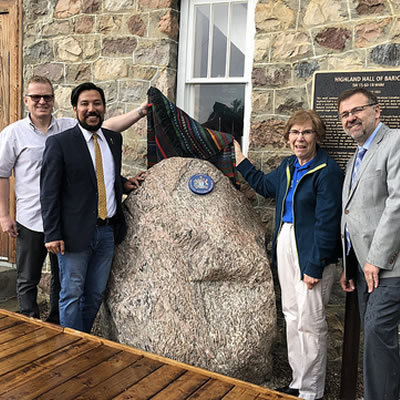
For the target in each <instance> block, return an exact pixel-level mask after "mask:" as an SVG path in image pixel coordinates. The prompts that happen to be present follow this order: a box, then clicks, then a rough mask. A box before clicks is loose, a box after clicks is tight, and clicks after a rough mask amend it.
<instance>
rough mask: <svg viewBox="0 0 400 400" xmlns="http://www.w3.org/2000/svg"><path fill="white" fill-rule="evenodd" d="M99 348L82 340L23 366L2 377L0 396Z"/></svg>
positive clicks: (96, 344) (95, 344)
mask: <svg viewBox="0 0 400 400" xmlns="http://www.w3.org/2000/svg"><path fill="white" fill-rule="evenodd" d="M98 346H99V343H96V342H95V343H93V342H89V341H88V340H85V339H82V340H79V341H78V342H74V343H72V344H70V345H68V346H66V347H63V348H61V349H59V350H57V351H55V352H54V353H51V354H48V355H46V356H44V357H42V358H40V359H38V360H35V361H34V362H32V363H31V364H29V365H28V366H23V367H21V368H18V369H16V370H13V371H11V372H9V373H8V374H5V375H2V376H0V388H1V389H0V394H4V392H5V391H6V390H9V389H10V388H14V387H17V386H19V385H24V384H25V383H26V382H27V381H29V380H30V379H32V378H34V377H37V376H39V375H42V374H45V373H46V372H48V371H49V370H50V369H52V368H54V367H55V366H59V365H63V364H64V363H65V362H67V361H70V360H74V359H75V358H77V357H79V355H80V354H84V353H86V352H87V351H89V350H91V349H93V348H96V347H98Z"/></svg>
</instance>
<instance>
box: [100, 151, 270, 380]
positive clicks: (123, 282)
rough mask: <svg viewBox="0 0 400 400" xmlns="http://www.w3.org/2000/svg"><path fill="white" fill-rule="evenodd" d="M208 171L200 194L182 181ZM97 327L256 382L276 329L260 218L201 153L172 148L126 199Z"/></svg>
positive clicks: (104, 332)
mask: <svg viewBox="0 0 400 400" xmlns="http://www.w3.org/2000/svg"><path fill="white" fill-rule="evenodd" d="M197 173H201V174H208V175H209V176H211V178H212V179H213V180H214V183H215V187H214V189H213V191H212V192H211V193H209V194H207V195H197V194H194V193H192V192H191V191H190V190H189V188H188V181H189V178H190V177H191V176H192V175H194V174H197ZM124 207H125V211H126V217H127V224H128V233H127V236H126V239H125V240H124V242H123V243H122V244H121V245H119V246H118V247H117V249H116V255H115V260H114V264H113V268H112V272H111V276H110V280H109V284H108V292H107V295H106V299H105V302H104V307H103V309H102V312H101V314H100V323H99V326H100V334H102V335H104V336H106V337H108V338H110V339H111V340H115V341H118V342H121V343H125V344H128V345H131V346H134V347H136V348H140V349H143V350H146V351H150V352H153V353H157V354H160V355H163V356H166V357H169V358H173V359H175V360H178V361H181V362H185V363H188V364H192V365H195V366H199V367H203V368H206V369H209V370H212V371H217V372H220V373H223V374H226V375H229V376H233V377H237V378H241V379H245V380H249V381H252V382H257V383H259V382H262V381H263V380H264V378H265V377H266V376H268V375H269V372H270V368H271V363H270V357H269V355H270V349H271V345H272V343H273V341H274V337H275V333H276V308H275V293H274V287H273V281H272V275H271V271H270V267H269V264H268V260H267V256H266V252H265V245H264V227H263V225H262V224H261V222H260V220H259V218H258V217H257V214H256V213H255V211H254V209H253V208H252V206H251V205H250V203H249V201H248V200H247V199H246V198H245V196H244V195H243V194H242V193H240V192H239V191H238V190H237V189H236V188H234V186H233V185H232V183H231V182H230V180H229V179H228V178H227V177H226V176H224V175H223V174H222V173H221V172H220V171H219V170H218V169H216V168H215V167H214V166H213V165H212V164H211V163H209V162H207V161H202V160H197V159H188V158H179V157H174V158H170V159H167V160H164V161H162V162H160V163H158V164H156V165H155V166H154V167H152V168H151V169H150V170H148V172H147V177H146V180H145V182H144V183H143V185H142V186H141V188H140V189H139V190H137V191H136V192H135V193H132V194H131V195H130V196H129V197H128V198H127V199H126V201H125V202H124Z"/></svg>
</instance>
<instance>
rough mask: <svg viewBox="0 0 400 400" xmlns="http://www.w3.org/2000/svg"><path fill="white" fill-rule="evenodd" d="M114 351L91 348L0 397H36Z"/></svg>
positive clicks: (105, 348)
mask: <svg viewBox="0 0 400 400" xmlns="http://www.w3.org/2000/svg"><path fill="white" fill-rule="evenodd" d="M116 352H118V350H116V349H112V348H111V347H104V348H102V349H101V351H100V350H99V348H95V349H92V350H90V351H88V352H86V353H84V354H82V355H80V356H79V357H78V358H76V359H74V360H70V361H68V362H66V363H65V364H63V365H61V366H59V367H56V368H54V369H52V370H50V371H48V372H47V373H45V374H43V375H41V376H38V377H35V378H33V379H31V380H29V382H27V383H26V385H23V386H19V387H17V388H15V389H11V390H9V391H8V392H6V393H5V394H4V396H0V399H2V400H3V399H24V400H25V399H26V400H28V399H36V398H37V397H38V396H40V395H41V394H43V393H45V392H47V391H49V390H50V389H53V388H54V387H57V386H59V385H61V384H62V383H64V382H66V381H68V380H69V379H70V378H71V377H73V376H75V375H77V374H79V373H81V372H83V371H86V370H87V369H88V368H91V367H92V366H94V365H97V364H99V363H101V362H102V361H104V360H106V359H108V358H109V357H111V356H113V355H114V354H115V353H116Z"/></svg>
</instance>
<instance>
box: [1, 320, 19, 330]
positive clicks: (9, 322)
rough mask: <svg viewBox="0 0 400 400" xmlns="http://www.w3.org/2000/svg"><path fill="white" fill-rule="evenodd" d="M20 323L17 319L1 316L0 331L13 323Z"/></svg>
mask: <svg viewBox="0 0 400 400" xmlns="http://www.w3.org/2000/svg"><path fill="white" fill-rule="evenodd" d="M20 323H21V321H18V320H16V319H14V318H10V317H5V318H2V319H0V331H2V330H4V329H8V328H10V327H11V326H14V325H18V324H20Z"/></svg>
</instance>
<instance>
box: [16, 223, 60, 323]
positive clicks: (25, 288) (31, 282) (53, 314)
mask: <svg viewBox="0 0 400 400" xmlns="http://www.w3.org/2000/svg"><path fill="white" fill-rule="evenodd" d="M17 229H18V236H17V298H18V306H19V311H20V312H21V314H24V315H27V316H29V317H34V318H40V313H39V307H38V304H37V286H38V284H39V281H40V278H41V275H42V267H43V263H44V260H45V258H46V255H47V249H46V247H45V245H44V234H43V233H42V232H35V231H32V230H30V229H28V228H26V227H25V226H23V225H21V224H18V223H17ZM50 264H51V283H50V312H49V316H48V318H47V321H48V322H53V323H56V324H58V323H59V322H60V317H59V312H58V299H59V293H60V279H59V272H58V260H57V256H56V255H54V254H50Z"/></svg>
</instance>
